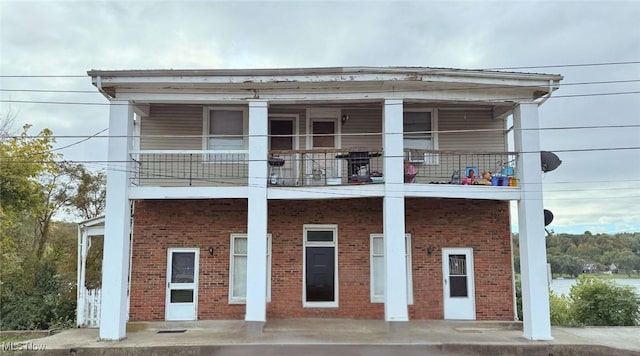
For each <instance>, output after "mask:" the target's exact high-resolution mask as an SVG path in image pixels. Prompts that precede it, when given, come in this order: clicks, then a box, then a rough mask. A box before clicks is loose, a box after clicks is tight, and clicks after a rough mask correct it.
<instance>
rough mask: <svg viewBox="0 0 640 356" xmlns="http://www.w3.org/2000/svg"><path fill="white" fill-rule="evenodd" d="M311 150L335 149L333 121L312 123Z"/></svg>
mask: <svg viewBox="0 0 640 356" xmlns="http://www.w3.org/2000/svg"><path fill="white" fill-rule="evenodd" d="M311 125H312V130H313V137H312V138H313V142H312V144H311V145H312V147H313V148H334V147H336V140H335V137H336V136H335V134H336V129H335V125H336V123H335V122H334V121H315V120H314V121H313V122H312V124H311Z"/></svg>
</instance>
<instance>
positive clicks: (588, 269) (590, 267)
mask: <svg viewBox="0 0 640 356" xmlns="http://www.w3.org/2000/svg"><path fill="white" fill-rule="evenodd" d="M582 273H598V267H597V266H596V264H595V263H585V264H584V266H583V267H582Z"/></svg>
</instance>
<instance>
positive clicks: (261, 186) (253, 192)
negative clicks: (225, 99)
mask: <svg viewBox="0 0 640 356" xmlns="http://www.w3.org/2000/svg"><path fill="white" fill-rule="evenodd" d="M268 122H269V121H268V117H267V101H264V100H252V101H250V102H249V179H248V183H249V187H248V191H249V202H248V214H247V235H248V236H247V304H246V314H245V321H252V322H265V321H266V317H267V313H266V303H267V300H266V295H267V280H266V279H267V271H266V266H267V171H268V168H267V166H268V165H267V152H268V140H267V127H268Z"/></svg>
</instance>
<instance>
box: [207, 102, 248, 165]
mask: <svg viewBox="0 0 640 356" xmlns="http://www.w3.org/2000/svg"><path fill="white" fill-rule="evenodd" d="M246 117H247V114H246V110H243V109H237V108H220V109H219V108H215V109H213V108H210V109H208V110H207V115H206V117H205V122H204V131H205V133H204V135H205V137H206V139H205V142H204V146H205V147H204V149H206V150H212V151H221V152H220V154H210V155H209V159H210V160H214V159H215V160H223V161H231V160H234V159H237V158H238V153H232V152H229V151H241V150H245V149H246V147H247V142H246V140H245V135H244V133H245V132H246V131H247V127H246V126H247V120H246Z"/></svg>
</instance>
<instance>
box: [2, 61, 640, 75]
mask: <svg viewBox="0 0 640 356" xmlns="http://www.w3.org/2000/svg"><path fill="white" fill-rule="evenodd" d="M630 64H640V62H639V61H625V62H596V63H570V64H554V65H536V66H520V67H487V68H476V69H469V70H470V71H471V70H480V71H483V70H484V71H490V70H495V71H498V70H513V69H539V68H570V67H596V66H615V65H630ZM328 68H330V67H328ZM427 68H428V67H427ZM429 69H434V70H437V69H440V70H443V71H445V70H450V69H454V68H429ZM87 77H89V75H88V74H81V75H79V74H46V75H42V74H40V75H38V74H27V75H25V74H13V75H0V78H87Z"/></svg>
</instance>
